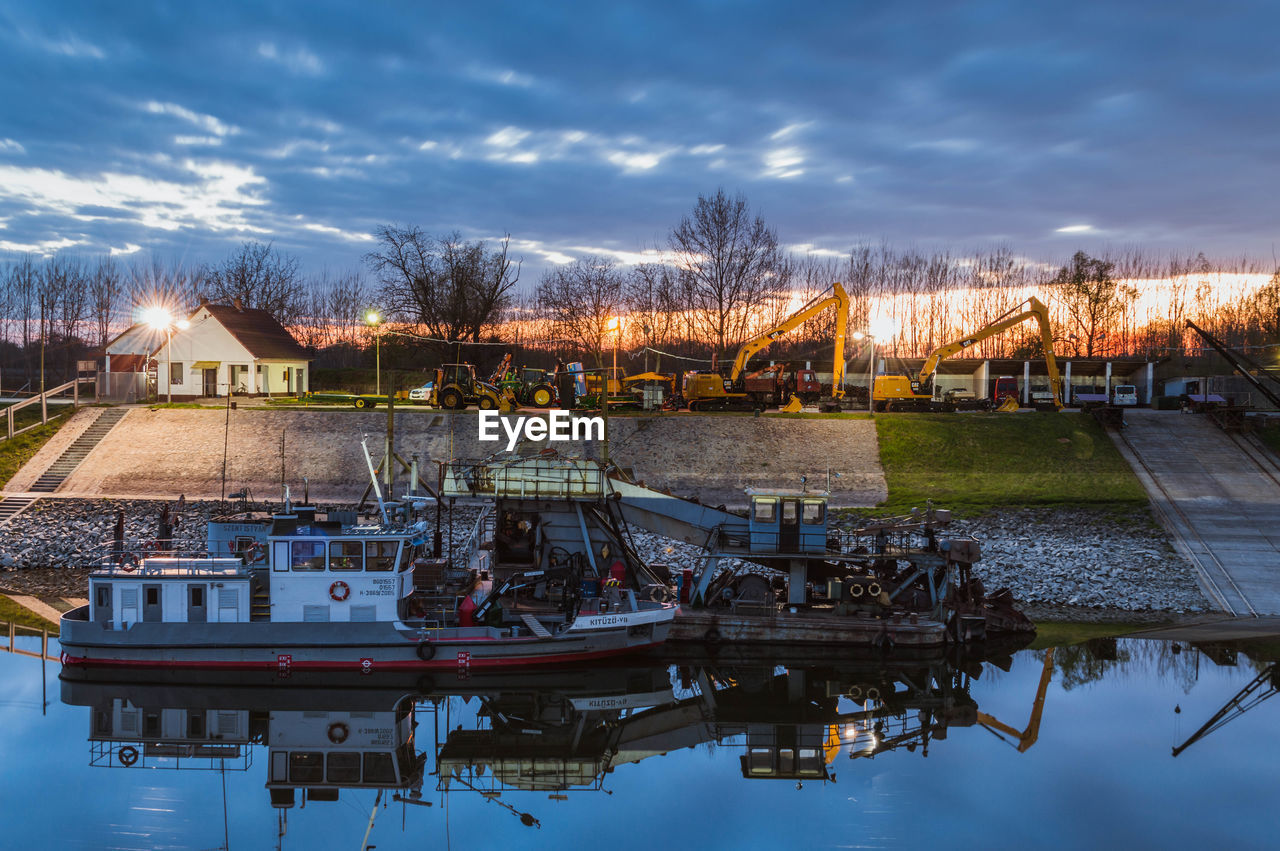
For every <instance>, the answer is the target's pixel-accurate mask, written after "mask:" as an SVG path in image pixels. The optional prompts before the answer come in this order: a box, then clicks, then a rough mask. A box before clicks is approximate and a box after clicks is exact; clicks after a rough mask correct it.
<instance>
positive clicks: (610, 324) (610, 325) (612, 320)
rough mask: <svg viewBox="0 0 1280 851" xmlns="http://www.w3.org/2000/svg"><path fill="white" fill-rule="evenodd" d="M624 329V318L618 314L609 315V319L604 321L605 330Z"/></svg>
mask: <svg viewBox="0 0 1280 851" xmlns="http://www.w3.org/2000/svg"><path fill="white" fill-rule="evenodd" d="M621 329H622V319H621V318H620V317H617V316H611V317H609V321H607V322H605V323H604V330H606V331H618V330H621Z"/></svg>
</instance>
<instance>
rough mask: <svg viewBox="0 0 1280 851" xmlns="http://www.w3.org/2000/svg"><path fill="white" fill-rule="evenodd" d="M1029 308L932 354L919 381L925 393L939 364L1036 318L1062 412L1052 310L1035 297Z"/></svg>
mask: <svg viewBox="0 0 1280 851" xmlns="http://www.w3.org/2000/svg"><path fill="white" fill-rule="evenodd" d="M1025 304H1026V305H1027V309H1026V310H1023V311H1020V312H1018V313H1015V314H1013V315H1012V316H1009V315H1006V316H1005V317H1003V318H1001V319H997V320H996V321H995V322H992V323H991V324H990V325H988V326H986V327H985V328H981V329H979V330H978V331H975V332H974V333H973V334H971V335H969V336H968V337H963V338H961V339H959V340H954V341H952V342H950V343H947V344H946V345H944V346H939V347H938V348H936V349H934V350H933V351H932V352H930V353H929V357H927V358H926V359H925V362H924V366H922V367H921V368H920V375H919V377H918V381H919V384H920V388H921V392H922V393H929V392H931V391H932V388H933V377H934V373H935V372H937V369H938V364H939V363H941V362H942V361H944V360H946V359H947V358H949V357H952V356H953V355H957V354H959V353H960V352H963V351H964V350H965V349H969V348H972V347H973V346H976V345H977V344H978V343H980V342H982V341H983V340H985V339H987V338H988V337H994V336H995V335H996V334H999V333H1001V332H1002V331H1007V330H1008V329H1010V328H1012V327H1013V326H1015V325H1018V324H1020V323H1022V322H1026V321H1027V320H1028V319H1031V318H1032V317H1034V318H1035V319H1036V321H1037V322H1039V323H1040V339H1041V342H1042V343H1043V345H1044V361H1045V369H1046V370H1047V371H1048V373H1049V386H1050V388H1051V389H1052V391H1053V404H1054V407H1057V408H1061V407H1062V379H1061V378H1060V377H1059V375H1058V362H1057V360H1056V359H1055V358H1054V356H1053V326H1052V325H1051V324H1050V322H1049V308H1047V307H1045V306H1044V304H1043V303H1042V302H1041V301H1040V300H1039V299H1038V298H1036V297H1035V296H1032V297H1031V298H1029V299H1027V300H1026V302H1025ZM1015 310H1016V308H1015Z"/></svg>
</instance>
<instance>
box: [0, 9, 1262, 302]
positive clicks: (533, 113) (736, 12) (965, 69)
mask: <svg viewBox="0 0 1280 851" xmlns="http://www.w3.org/2000/svg"><path fill="white" fill-rule="evenodd" d="M1278 25H1280V7H1277V6H1275V5H1274V4H1272V3H1267V2H1256V3H1252V2H1232V0H1218V2H1212V3H1190V2H1177V0H1165V2H1161V3H1153V2H1148V0H1143V2H1115V0H1109V1H1108V2H1093V0H1084V2H1071V3H1052V4H1049V3H1027V2H1026V0H1009V2H990V0H979V2H973V1H972V0H971V1H970V2H963V3H960V2H955V3H943V2H937V3H929V2H915V3H890V2H862V3H854V2H844V3H829V4H828V3H782V2H775V3H744V2H696V0H685V2H676V3H660V2H644V3H634V4H630V3H619V2H584V3H558V4H552V3H531V2H527V0H526V2H517V3H509V4H505V3H480V2H471V3H424V2H416V3H408V2H406V3H392V2H376V3H354V2H342V3H336V2H316V0H312V1H311V2H306V3H297V4H285V3H264V2H245V3H238V2H232V1H231V0H220V2H217V3H189V2H174V3H141V2H134V3H113V4H105V3H92V2H83V3H66V2H55V0H42V2H39V3H29V2H18V0H0V67H2V68H3V70H2V71H0V103H2V104H3V105H2V106H0V253H8V254H9V255H10V256H12V255H13V254H14V253H17V252H35V253H39V254H48V253H51V252H53V251H57V250H64V251H74V252H77V253H79V254H82V255H86V256H93V255H96V254H99V253H103V252H107V251H110V252H114V253H116V254H119V255H129V256H134V257H146V256H150V255H156V256H159V257H161V258H164V259H166V260H177V261H184V262H202V261H216V260H220V259H222V258H223V257H225V256H226V255H227V253H228V252H229V251H230V250H231V249H232V248H234V247H235V246H237V245H239V244H240V243H241V242H243V241H245V240H247V239H258V240H263V241H267V240H271V241H274V242H275V243H276V245H277V246H278V247H280V248H282V249H284V250H286V251H288V252H290V253H293V254H295V255H297V256H298V257H299V258H300V259H301V260H302V263H303V266H304V268H307V269H309V270H314V271H319V270H320V269H324V268H328V269H331V270H345V269H350V268H355V267H357V266H358V265H359V264H360V257H361V255H362V254H363V253H364V252H365V251H367V250H369V248H370V247H371V246H372V244H373V243H372V242H371V237H370V233H371V231H372V230H373V229H374V228H375V227H376V226H377V225H378V224H380V223H392V222H394V223H400V224H417V225H420V226H421V227H423V228H424V229H426V230H428V231H431V232H444V231H451V230H455V229H456V230H458V231H460V232H461V233H462V234H463V235H464V236H466V237H469V238H474V237H486V238H487V237H495V236H501V235H502V234H504V233H509V234H511V237H512V244H513V246H514V247H515V249H516V251H515V253H516V254H517V255H519V256H522V257H523V258H524V261H525V268H526V279H529V278H530V277H531V274H530V273H532V274H533V275H536V272H537V270H538V269H540V268H543V267H545V266H546V264H548V263H556V262H564V261H565V260H566V259H569V258H573V257H579V256H583V255H585V254H592V253H594V254H610V255H613V256H615V257H617V258H618V259H619V260H621V261H623V262H627V261H628V260H631V259H634V257H635V256H636V254H637V253H638V252H641V251H643V250H644V249H646V248H651V247H652V246H654V245H655V244H659V243H662V242H665V238H666V234H667V232H668V231H669V229H670V228H671V226H672V225H673V224H675V223H676V222H677V221H678V220H679V217H680V216H681V215H682V214H684V213H685V212H687V211H688V210H689V209H690V208H691V207H692V205H693V203H694V201H695V200H696V198H697V196H698V194H699V193H703V194H706V193H712V192H714V191H715V190H716V189H717V188H718V187H723V188H724V189H726V190H727V191H728V192H730V193H735V192H742V193H744V194H745V195H746V196H747V198H748V199H749V201H750V202H751V203H752V205H753V207H754V208H756V209H757V210H759V211H760V212H762V213H763V215H764V216H765V217H766V219H767V220H768V221H769V222H770V223H771V224H772V225H774V226H775V227H776V228H777V230H778V233H779V236H780V237H781V239H782V241H783V242H784V243H786V244H788V245H791V246H804V247H809V246H812V247H813V248H814V249H817V250H820V251H830V252H841V251H844V250H847V249H848V248H849V247H850V246H852V245H854V244H855V243H858V242H865V241H873V242H879V241H881V240H887V241H889V242H891V243H893V244H894V245H896V246H898V247H907V246H915V247H918V248H922V249H932V248H935V247H945V248H949V249H952V250H960V251H963V250H965V249H972V248H985V247H990V246H992V245H993V244H1007V245H1009V246H1011V247H1013V248H1014V249H1015V250H1016V251H1019V252H1022V253H1024V254H1027V255H1031V256H1035V257H1038V258H1042V259H1049V260H1060V259H1062V258H1064V257H1066V256H1067V255H1069V254H1070V253H1071V252H1072V251H1074V250H1076V249H1078V248H1083V249H1086V250H1091V251H1099V250H1102V249H1103V248H1104V247H1106V246H1113V247H1118V246H1125V245H1132V244H1140V245H1143V246H1146V247H1148V248H1151V249H1153V250H1157V251H1164V250H1168V249H1183V250H1185V249H1193V250H1202V251H1205V252H1207V253H1209V254H1211V255H1226V254H1238V253H1248V254H1251V255H1254V256H1259V257H1271V256H1272V255H1273V253H1274V248H1275V241H1276V235H1277V227H1276V223H1277V221H1280V218H1278V217H1277V213H1278V212H1280V193H1277V191H1276V187H1277V185H1280V180H1277V177H1280V176H1278V175H1277V162H1280V159H1278V156H1277V150H1280V139H1277V126H1278V125H1280V109H1278V108H1277V104H1280V57H1278V56H1277V53H1278V52H1280V51H1278V49H1277V47H1276V41H1275V33H1276V31H1277V26H1278Z"/></svg>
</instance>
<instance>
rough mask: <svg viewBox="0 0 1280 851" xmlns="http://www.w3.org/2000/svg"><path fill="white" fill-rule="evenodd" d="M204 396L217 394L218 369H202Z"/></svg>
mask: <svg viewBox="0 0 1280 851" xmlns="http://www.w3.org/2000/svg"><path fill="white" fill-rule="evenodd" d="M203 395H205V396H217V395H218V370H216V369H206V370H204V393H203Z"/></svg>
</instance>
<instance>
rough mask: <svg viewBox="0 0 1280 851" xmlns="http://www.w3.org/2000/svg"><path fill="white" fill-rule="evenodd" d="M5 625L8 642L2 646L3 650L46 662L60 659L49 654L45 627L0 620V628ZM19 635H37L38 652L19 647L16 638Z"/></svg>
mask: <svg viewBox="0 0 1280 851" xmlns="http://www.w3.org/2000/svg"><path fill="white" fill-rule="evenodd" d="M6 627H7V629H5V631H6V632H7V633H8V634H9V642H8V644H7V645H6V646H5V647H4V648H3V649H4V650H5V652H7V653H12V654H14V655H15V656H29V657H31V658H32V659H43V660H44V661H46V662H58V661H61V660H60V659H59V657H57V656H50V655H49V630H48V629H47V628H37V627H34V626H27V625H25V624H20V623H12V622H5V621H0V629H4V628H6ZM19 636H25V637H32V638H34V637H37V636H39V638H40V650H39V652H36V651H35V650H27V649H26V648H24V647H19V646H18V645H17V640H18V637H19ZM54 636H55V637H57V633H54Z"/></svg>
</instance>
